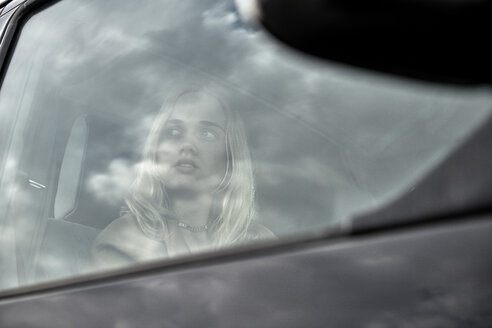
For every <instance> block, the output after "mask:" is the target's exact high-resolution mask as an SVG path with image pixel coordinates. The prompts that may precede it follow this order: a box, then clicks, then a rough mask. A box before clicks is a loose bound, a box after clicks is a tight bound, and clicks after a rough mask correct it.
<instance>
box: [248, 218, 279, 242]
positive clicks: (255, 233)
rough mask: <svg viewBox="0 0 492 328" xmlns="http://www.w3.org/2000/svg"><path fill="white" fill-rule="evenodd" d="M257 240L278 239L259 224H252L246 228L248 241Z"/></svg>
mask: <svg viewBox="0 0 492 328" xmlns="http://www.w3.org/2000/svg"><path fill="white" fill-rule="evenodd" d="M257 239H278V237H277V236H276V235H275V234H274V233H273V232H272V231H271V230H270V229H268V228H267V227H265V226H264V225H262V224H261V223H258V222H253V223H251V225H250V226H249V228H248V240H257Z"/></svg>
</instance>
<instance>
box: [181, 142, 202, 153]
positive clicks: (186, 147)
mask: <svg viewBox="0 0 492 328" xmlns="http://www.w3.org/2000/svg"><path fill="white" fill-rule="evenodd" d="M179 152H180V153H182V154H191V155H196V154H198V148H197V147H196V145H195V143H194V142H192V141H191V140H184V141H183V143H182V144H181V146H180V149H179Z"/></svg>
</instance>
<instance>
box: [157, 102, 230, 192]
mask: <svg viewBox="0 0 492 328" xmlns="http://www.w3.org/2000/svg"><path fill="white" fill-rule="evenodd" d="M226 123H227V122H226V117H225V113H224V110H223V108H222V106H221V104H220V103H219V101H218V100H217V99H215V98H213V97H211V96H208V95H206V94H200V93H189V94H185V95H182V96H181V97H180V98H179V99H178V101H177V103H176V104H175V106H174V108H173V111H172V113H171V116H170V117H169V119H168V120H167V122H166V123H165V126H164V127H163V130H162V133H161V137H160V142H159V145H158V149H157V150H158V152H157V161H158V163H159V169H160V170H161V177H162V179H163V182H164V184H165V186H166V188H167V189H168V190H169V191H170V192H171V193H172V192H187V193H189V192H211V191H212V190H214V189H215V188H217V186H218V185H219V184H220V182H221V181H222V179H223V177H224V175H225V173H226V166H227V159H226V156H227V155H226V141H225V139H226V134H225V129H226Z"/></svg>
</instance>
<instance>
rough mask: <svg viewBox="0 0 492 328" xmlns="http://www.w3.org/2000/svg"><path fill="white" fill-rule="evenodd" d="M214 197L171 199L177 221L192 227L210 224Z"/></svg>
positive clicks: (206, 195)
mask: <svg viewBox="0 0 492 328" xmlns="http://www.w3.org/2000/svg"><path fill="white" fill-rule="evenodd" d="M212 200H213V197H212V196H211V195H208V194H196V195H193V196H192V195H187V196H186V197H179V196H174V197H172V196H171V197H170V203H171V204H170V205H171V208H172V210H173V212H174V213H175V214H176V219H177V220H179V221H181V222H184V223H186V224H188V225H190V226H202V225H205V224H207V223H208V220H209V215H210V208H211V206H212Z"/></svg>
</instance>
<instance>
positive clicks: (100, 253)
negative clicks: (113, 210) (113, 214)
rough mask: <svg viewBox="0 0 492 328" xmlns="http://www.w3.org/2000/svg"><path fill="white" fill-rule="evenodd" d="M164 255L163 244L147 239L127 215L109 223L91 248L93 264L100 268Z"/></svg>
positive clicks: (133, 218) (164, 247)
mask: <svg viewBox="0 0 492 328" xmlns="http://www.w3.org/2000/svg"><path fill="white" fill-rule="evenodd" d="M166 254H167V251H166V246H165V244H164V243H163V242H160V241H157V240H153V239H151V238H148V237H147V236H146V235H145V234H144V233H143V232H142V230H141V229H140V227H139V225H138V223H137V220H136V219H135V217H134V216H133V215H131V214H129V213H128V214H125V215H123V216H121V217H119V218H117V219H115V220H114V221H113V222H111V223H110V224H109V225H108V226H107V227H106V228H105V229H104V230H103V231H101V233H100V234H99V235H98V236H97V238H96V240H95V242H94V244H93V246H92V257H93V259H94V262H95V263H96V264H98V265H102V266H115V265H124V264H129V263H135V262H140V261H146V260H152V259H156V258H158V257H162V256H165V255H166Z"/></svg>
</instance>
